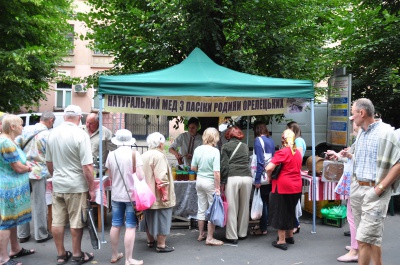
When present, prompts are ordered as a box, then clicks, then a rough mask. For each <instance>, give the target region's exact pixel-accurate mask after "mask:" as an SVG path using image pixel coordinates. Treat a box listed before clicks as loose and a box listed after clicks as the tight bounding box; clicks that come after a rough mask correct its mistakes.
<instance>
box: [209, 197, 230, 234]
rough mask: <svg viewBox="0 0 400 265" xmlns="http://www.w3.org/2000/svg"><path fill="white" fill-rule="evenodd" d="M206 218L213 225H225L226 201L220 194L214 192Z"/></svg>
mask: <svg viewBox="0 0 400 265" xmlns="http://www.w3.org/2000/svg"><path fill="white" fill-rule="evenodd" d="M206 218H207V220H208V221H209V222H211V223H212V224H213V225H216V226H220V227H224V219H225V216H224V203H223V201H222V199H221V196H220V195H217V194H214V199H213V202H212V204H211V206H210V207H209V208H208V209H207V211H206Z"/></svg>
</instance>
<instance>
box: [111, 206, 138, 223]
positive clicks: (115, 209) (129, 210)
mask: <svg viewBox="0 0 400 265" xmlns="http://www.w3.org/2000/svg"><path fill="white" fill-rule="evenodd" d="M111 205H112V221H111V225H112V226H115V227H121V226H122V225H123V224H124V219H125V227H126V228H136V226H137V218H136V215H135V210H134V209H133V207H132V204H131V202H117V201H112V202H111ZM125 216H126V218H125Z"/></svg>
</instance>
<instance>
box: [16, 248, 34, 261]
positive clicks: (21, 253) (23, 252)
mask: <svg viewBox="0 0 400 265" xmlns="http://www.w3.org/2000/svg"><path fill="white" fill-rule="evenodd" d="M34 253H35V251H34V250H28V249H24V248H21V250H20V251H19V252H18V253H17V254H14V255H10V259H16V258H19V257H23V256H28V255H32V254H34Z"/></svg>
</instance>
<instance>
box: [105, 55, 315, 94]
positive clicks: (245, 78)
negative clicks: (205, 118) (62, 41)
mask: <svg viewBox="0 0 400 265" xmlns="http://www.w3.org/2000/svg"><path fill="white" fill-rule="evenodd" d="M99 93H100V94H106V95H124V96H131V95H132V96H209V97H225V96H229V97H241V98H243V97H251V98H313V97H314V86H313V82H312V81H309V80H294V79H283V78H272V77H263V76H257V75H250V74H245V73H241V72H237V71H234V70H231V69H228V68H226V67H223V66H220V65H218V64H216V63H214V62H213V61H212V60H211V59H210V58H209V57H208V56H207V55H206V54H205V53H204V52H203V51H201V50H200V49H199V48H196V49H195V50H193V51H192V52H191V53H190V55H189V56H188V57H187V58H186V59H185V60H184V61H182V62H181V63H180V64H178V65H175V66H172V67H169V68H166V69H163V70H159V71H153V72H148V73H139V74H130V75H119V76H100V79H99Z"/></svg>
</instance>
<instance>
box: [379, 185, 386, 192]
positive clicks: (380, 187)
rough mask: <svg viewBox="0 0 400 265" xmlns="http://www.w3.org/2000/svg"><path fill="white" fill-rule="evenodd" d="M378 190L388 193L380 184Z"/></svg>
mask: <svg viewBox="0 0 400 265" xmlns="http://www.w3.org/2000/svg"><path fill="white" fill-rule="evenodd" d="M378 189H380V190H381V191H386V189H385V188H384V187H383V185H382V184H379V185H378Z"/></svg>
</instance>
